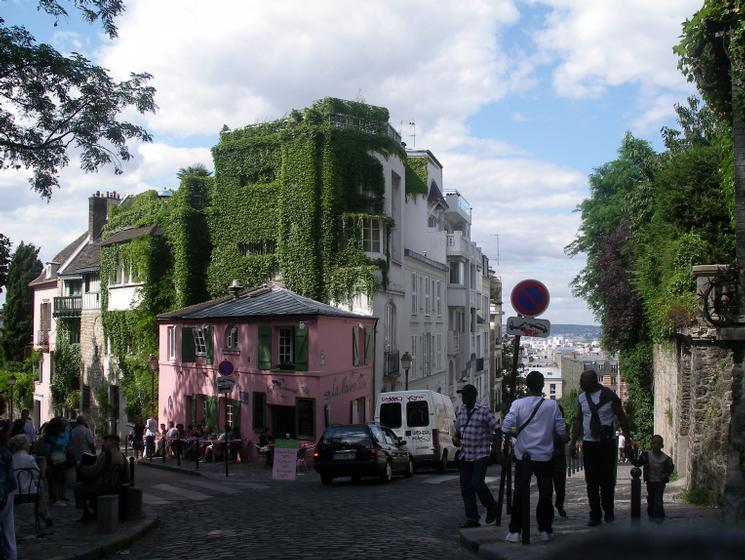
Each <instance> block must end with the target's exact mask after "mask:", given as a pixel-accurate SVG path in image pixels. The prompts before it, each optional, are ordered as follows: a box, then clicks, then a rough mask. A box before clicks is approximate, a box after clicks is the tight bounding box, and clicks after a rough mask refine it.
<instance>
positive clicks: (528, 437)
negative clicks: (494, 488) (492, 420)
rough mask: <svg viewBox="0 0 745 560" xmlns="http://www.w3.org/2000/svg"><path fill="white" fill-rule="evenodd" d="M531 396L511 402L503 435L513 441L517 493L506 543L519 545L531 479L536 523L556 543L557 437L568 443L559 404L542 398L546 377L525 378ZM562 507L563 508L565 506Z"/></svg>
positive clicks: (544, 536) (535, 374)
mask: <svg viewBox="0 0 745 560" xmlns="http://www.w3.org/2000/svg"><path fill="white" fill-rule="evenodd" d="M525 383H526V385H527V387H528V392H529V394H528V396H527V397H523V398H522V399H517V400H515V401H513V402H512V406H511V407H510V411H509V412H508V413H507V416H505V418H504V422H503V423H502V431H503V432H504V433H505V434H507V435H508V436H512V437H513V438H514V442H515V444H514V448H515V459H516V460H517V464H516V466H515V493H514V498H513V500H512V518H511V519H510V530H509V533H507V536H506V537H505V540H506V541H507V542H515V543H516V542H520V540H521V533H522V531H523V529H524V527H523V519H525V518H527V517H528V516H529V513H528V512H526V511H525V510H524V509H523V508H524V507H525V504H523V501H526V502H527V503H530V502H529V498H528V499H527V500H525V498H526V497H527V496H529V495H530V479H531V478H532V476H533V475H535V477H536V479H537V480H538V508H537V509H536V519H537V521H538V532H539V534H540V537H541V540H542V541H544V542H548V541H550V540H552V539H553V527H552V525H553V520H554V506H553V504H552V503H551V495H552V493H553V461H552V457H553V454H554V436H555V435H556V436H558V437H559V438H561V439H563V441H566V439H564V438H566V422H565V421H564V416H562V414H561V411H560V410H559V406H558V405H557V403H556V401H554V400H550V399H544V398H543V384H544V379H543V374H542V373H541V372H539V371H531V372H530V373H528V375H527V377H526V378H525ZM562 506H563V504H562Z"/></svg>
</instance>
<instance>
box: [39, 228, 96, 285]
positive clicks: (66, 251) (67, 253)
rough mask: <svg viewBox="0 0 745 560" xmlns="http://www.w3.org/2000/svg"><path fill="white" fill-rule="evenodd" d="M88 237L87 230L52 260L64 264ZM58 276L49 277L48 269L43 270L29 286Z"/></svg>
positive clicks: (44, 282) (43, 282) (49, 280)
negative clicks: (47, 274)
mask: <svg viewBox="0 0 745 560" xmlns="http://www.w3.org/2000/svg"><path fill="white" fill-rule="evenodd" d="M86 237H88V232H87V231H86V232H85V233H83V234H82V235H81V236H80V237H78V238H77V239H75V240H74V241H73V242H72V243H70V244H69V245H68V246H67V247H65V248H64V249H62V250H61V251H60V252H59V253H57V254H56V255H55V256H54V258H53V259H52V262H55V263H57V264H59V265H62V264H63V263H64V262H65V261H66V260H67V259H69V258H70V255H72V254H73V252H74V251H75V249H77V248H78V247H80V244H81V243H82V242H83V241H85V238H86ZM56 278H57V275H56V274H53V275H52V277H51V278H47V276H46V270H42V271H41V274H39V276H37V277H36V278H34V279H33V280H32V281H31V282H29V284H28V285H29V286H36V285H38V284H46V283H47V282H51V281H53V280H55V279H56Z"/></svg>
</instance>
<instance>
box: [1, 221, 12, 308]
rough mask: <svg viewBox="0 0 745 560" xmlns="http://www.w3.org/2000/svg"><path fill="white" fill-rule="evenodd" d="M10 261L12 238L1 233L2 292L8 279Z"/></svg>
mask: <svg viewBox="0 0 745 560" xmlns="http://www.w3.org/2000/svg"><path fill="white" fill-rule="evenodd" d="M9 263H10V239H8V238H7V237H5V236H4V235H3V234H2V233H0V294H2V293H3V288H4V287H5V284H6V283H7V281H8V264H9Z"/></svg>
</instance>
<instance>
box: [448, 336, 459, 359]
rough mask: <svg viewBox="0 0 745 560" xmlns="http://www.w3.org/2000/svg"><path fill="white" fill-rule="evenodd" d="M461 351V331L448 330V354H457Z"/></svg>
mask: <svg viewBox="0 0 745 560" xmlns="http://www.w3.org/2000/svg"><path fill="white" fill-rule="evenodd" d="M458 352H460V333H459V332H457V331H450V332H448V354H457V353H458Z"/></svg>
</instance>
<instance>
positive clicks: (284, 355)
mask: <svg viewBox="0 0 745 560" xmlns="http://www.w3.org/2000/svg"><path fill="white" fill-rule="evenodd" d="M292 331H293V329H292V328H288V327H282V328H280V329H279V367H282V366H284V365H289V364H292V339H293V336H292V335H293V332H292Z"/></svg>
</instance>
